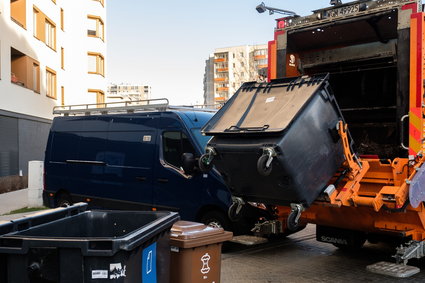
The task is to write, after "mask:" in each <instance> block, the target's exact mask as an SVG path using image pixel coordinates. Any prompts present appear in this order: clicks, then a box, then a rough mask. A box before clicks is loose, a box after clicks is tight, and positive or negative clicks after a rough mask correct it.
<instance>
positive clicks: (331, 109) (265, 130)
mask: <svg viewBox="0 0 425 283" xmlns="http://www.w3.org/2000/svg"><path fill="white" fill-rule="evenodd" d="M340 120H343V117H342V115H341V111H340V109H339V107H338V105H337V103H336V101H335V99H334V96H333V95H332V92H331V90H330V87H329V84H328V75H317V76H314V77H306V76H305V77H297V78H286V79H279V80H274V81H272V82H270V83H256V82H250V83H245V84H243V85H242V86H241V88H240V89H239V90H238V91H237V92H236V93H235V94H234V95H233V96H232V98H231V99H230V100H229V101H228V102H227V103H226V104H225V105H224V106H223V108H221V109H220V110H219V111H218V112H217V113H216V115H214V116H213V117H212V118H211V120H210V121H209V122H208V123H207V124H206V125H205V126H204V128H203V129H202V133H203V134H205V135H209V136H213V138H212V139H211V140H210V142H209V143H208V145H207V147H206V154H204V155H203V156H202V157H201V158H200V167H201V169H209V168H211V166H212V165H215V166H216V169H217V170H218V171H219V172H220V173H221V174H222V175H223V178H224V180H225V181H226V183H227V185H228V186H229V188H230V190H231V191H232V193H233V194H234V195H235V196H239V197H243V198H244V199H245V200H247V201H253V202H262V203H269V204H274V205H286V206H289V205H291V206H292V204H299V205H303V206H304V207H308V206H310V205H311V203H312V202H313V201H314V200H315V199H316V198H317V197H318V196H319V194H320V193H321V192H322V190H324V189H325V188H326V185H327V183H328V182H329V180H330V179H331V178H332V176H333V175H334V174H335V173H336V172H337V171H338V169H339V168H340V166H341V165H342V163H343V161H344V156H343V147H342V142H341V139H340V137H339V135H338V131H337V124H338V122H339V121H340Z"/></svg>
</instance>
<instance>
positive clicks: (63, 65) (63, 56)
mask: <svg viewBox="0 0 425 283" xmlns="http://www.w3.org/2000/svg"><path fill="white" fill-rule="evenodd" d="M61 68H62V70H65V49H64V48H63V47H61Z"/></svg>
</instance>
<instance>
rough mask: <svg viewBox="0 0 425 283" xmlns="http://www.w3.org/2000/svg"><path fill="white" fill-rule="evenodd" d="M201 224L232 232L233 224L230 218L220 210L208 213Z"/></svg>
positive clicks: (202, 218)
mask: <svg viewBox="0 0 425 283" xmlns="http://www.w3.org/2000/svg"><path fill="white" fill-rule="evenodd" d="M201 222H202V223H204V224H205V225H208V226H211V227H215V228H223V229H224V230H226V231H232V224H231V222H230V220H229V218H228V217H227V216H226V214H225V213H223V212H221V211H218V210H212V211H208V212H206V213H205V214H204V215H203V216H202V217H201Z"/></svg>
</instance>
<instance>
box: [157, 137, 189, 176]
mask: <svg viewBox="0 0 425 283" xmlns="http://www.w3.org/2000/svg"><path fill="white" fill-rule="evenodd" d="M162 141H163V144H162V150H163V154H164V160H165V161H166V162H167V163H169V164H171V165H173V166H176V167H178V168H180V167H181V166H182V154H183V153H185V152H190V153H194V152H195V150H194V148H193V146H192V144H191V143H190V141H189V139H188V138H187V136H186V135H185V134H184V133H182V132H164V133H163V134H162Z"/></svg>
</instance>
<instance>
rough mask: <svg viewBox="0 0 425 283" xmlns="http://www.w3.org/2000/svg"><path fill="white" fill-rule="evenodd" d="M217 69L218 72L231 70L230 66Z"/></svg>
mask: <svg viewBox="0 0 425 283" xmlns="http://www.w3.org/2000/svg"><path fill="white" fill-rule="evenodd" d="M216 71H217V73H222V72H227V71H229V68H217V69H216Z"/></svg>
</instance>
